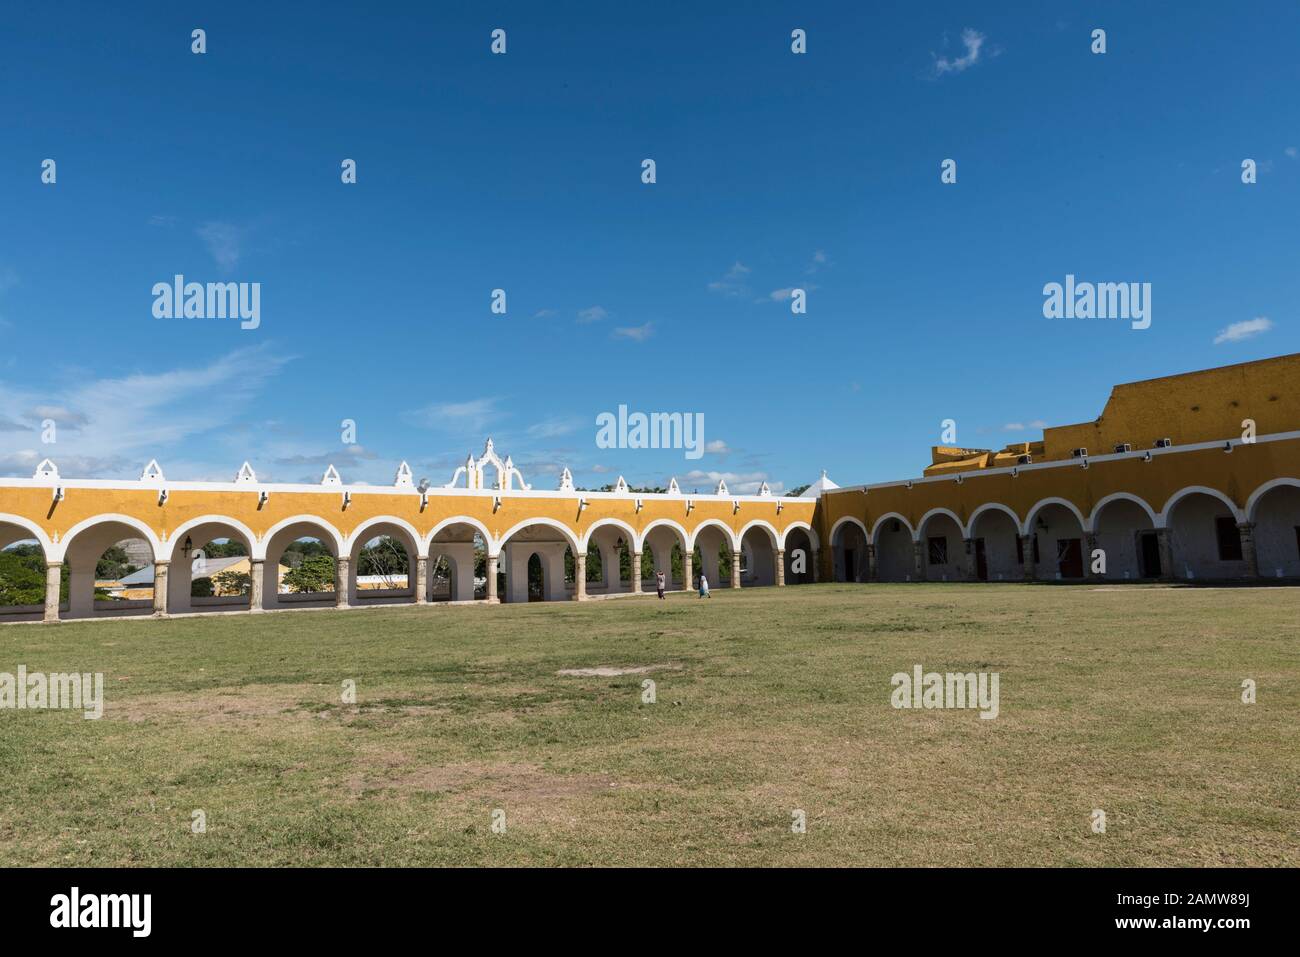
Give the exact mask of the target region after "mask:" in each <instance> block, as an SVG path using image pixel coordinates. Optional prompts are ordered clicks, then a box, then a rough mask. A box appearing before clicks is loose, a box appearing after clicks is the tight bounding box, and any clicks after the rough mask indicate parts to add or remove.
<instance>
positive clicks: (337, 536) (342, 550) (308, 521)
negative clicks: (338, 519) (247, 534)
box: [253, 515, 348, 561]
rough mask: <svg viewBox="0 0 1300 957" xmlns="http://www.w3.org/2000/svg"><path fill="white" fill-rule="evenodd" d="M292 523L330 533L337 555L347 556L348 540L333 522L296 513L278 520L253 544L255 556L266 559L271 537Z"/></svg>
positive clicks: (316, 516) (317, 516) (259, 559)
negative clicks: (314, 527)
mask: <svg viewBox="0 0 1300 957" xmlns="http://www.w3.org/2000/svg"><path fill="white" fill-rule="evenodd" d="M290 525H315V526H316V527H317V528H319V529H320V530H321V531H323V532H327V533H329V536H330V540H331V541H332V542H333V543H334V555H335V557H337V556H339V555H344V556H346V555H347V554H348V550H347V548H346V540H345V539H344V538H343V535H342V534H341V533H340V532H339V530H338V529H337V528H335V527H334V526H333V524H331V523H330V522H328V521H326V520H325V519H323V518H321V517H320V516H319V515H294V516H293V517H292V518H286V519H283V520H282V521H279V522H276V523H275V524H274V525H272V526H271V527H270V528H268V529H267V530H266V533H265V534H264V535H263V536H262V537H261V538H260V539H258V540H257V542H255V543H254V545H253V557H254V558H256V559H257V560H258V561H266V549H267V546H269V545H270V544H271V539H273V538H275V536H276V535H277V534H279V533H280V532H282V531H284V530H285V529H286V528H288V527H289V526H290Z"/></svg>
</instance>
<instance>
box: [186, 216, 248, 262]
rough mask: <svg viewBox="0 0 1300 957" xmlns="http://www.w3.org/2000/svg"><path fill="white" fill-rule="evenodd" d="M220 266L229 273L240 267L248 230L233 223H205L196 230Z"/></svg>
mask: <svg viewBox="0 0 1300 957" xmlns="http://www.w3.org/2000/svg"><path fill="white" fill-rule="evenodd" d="M195 233H196V234H197V235H198V237H199V238H200V239H201V240H203V242H204V243H206V244H207V247H208V252H209V253H211V254H212V258H213V259H214V260H216V263H217V265H218V266H220V267H221V268H222V269H224V270H226V271H227V272H229V271H230V270H232V269H234V268H235V267H236V266H237V265H239V259H240V257H241V256H242V255H243V242H244V236H245V235H246V234H247V230H245V229H243V228H241V227H239V226H235V225H233V224H231V223H204V224H203V225H202V226H200V227H199V228H198V229H196V230H195Z"/></svg>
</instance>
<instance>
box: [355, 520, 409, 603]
mask: <svg viewBox="0 0 1300 957" xmlns="http://www.w3.org/2000/svg"><path fill="white" fill-rule="evenodd" d="M353 538H354V541H353V543H352V549H351V552H350V554H349V558H350V559H351V562H350V563H349V564H350V566H351V574H350V575H349V578H350V582H349V585H348V604H350V605H391V604H409V603H412V602H414V601H415V579H416V574H415V570H416V568H415V566H416V561H417V559H418V558H419V545H418V543H417V542H416V540H415V537H414V536H413V535H412V534H411V532H410V531H409V530H408V529H406V528H404V527H403V526H401V525H398V524H396V523H395V522H376V523H374V524H372V525H367V526H366V527H365V529H364V530H362V531H360V532H358V533H355V534H354V535H353ZM425 567H426V573H427V568H428V566H427V565H426V566H425Z"/></svg>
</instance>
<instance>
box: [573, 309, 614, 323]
mask: <svg viewBox="0 0 1300 957" xmlns="http://www.w3.org/2000/svg"><path fill="white" fill-rule="evenodd" d="M608 315H609V312H608V311H607V310H606V309H605V307H604V306H590V307H588V308H586V309H583V310H582V311H581V312H579V313H578V321H579V322H600V320H602V319H604V318H605V317H606V316H608Z"/></svg>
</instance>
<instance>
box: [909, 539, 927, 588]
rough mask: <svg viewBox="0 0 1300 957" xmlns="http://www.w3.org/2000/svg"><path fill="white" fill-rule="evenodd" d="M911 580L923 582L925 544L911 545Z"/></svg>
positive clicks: (914, 543) (916, 543) (915, 543)
mask: <svg viewBox="0 0 1300 957" xmlns="http://www.w3.org/2000/svg"><path fill="white" fill-rule="evenodd" d="M912 580H913V581H918V582H923V581H925V543H924V542H913V543H912Z"/></svg>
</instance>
